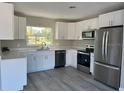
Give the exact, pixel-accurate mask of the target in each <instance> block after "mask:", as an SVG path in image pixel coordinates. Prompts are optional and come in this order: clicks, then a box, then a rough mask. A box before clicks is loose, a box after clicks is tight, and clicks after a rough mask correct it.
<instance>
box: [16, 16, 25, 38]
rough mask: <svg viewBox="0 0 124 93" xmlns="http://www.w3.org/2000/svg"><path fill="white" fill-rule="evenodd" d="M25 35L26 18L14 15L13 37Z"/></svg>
mask: <svg viewBox="0 0 124 93" xmlns="http://www.w3.org/2000/svg"><path fill="white" fill-rule="evenodd" d="M25 37H26V18H25V17H18V16H15V17H14V39H25Z"/></svg>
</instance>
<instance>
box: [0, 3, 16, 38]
mask: <svg viewBox="0 0 124 93" xmlns="http://www.w3.org/2000/svg"><path fill="white" fill-rule="evenodd" d="M0 39H1V40H13V39H14V7H13V5H12V4H8V3H0Z"/></svg>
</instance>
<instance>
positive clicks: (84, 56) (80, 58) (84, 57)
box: [77, 52, 90, 67]
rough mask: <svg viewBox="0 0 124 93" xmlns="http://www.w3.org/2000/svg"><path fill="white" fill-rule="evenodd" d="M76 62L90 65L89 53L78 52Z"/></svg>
mask: <svg viewBox="0 0 124 93" xmlns="http://www.w3.org/2000/svg"><path fill="white" fill-rule="evenodd" d="M77 63H78V64H80V65H83V66H86V67H90V54H89V53H83V52H78V55H77Z"/></svg>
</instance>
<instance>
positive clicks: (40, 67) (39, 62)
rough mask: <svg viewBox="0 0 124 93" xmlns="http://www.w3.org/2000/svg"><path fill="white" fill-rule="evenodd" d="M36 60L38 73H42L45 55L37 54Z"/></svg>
mask: <svg viewBox="0 0 124 93" xmlns="http://www.w3.org/2000/svg"><path fill="white" fill-rule="evenodd" d="M35 58H36V61H35V64H36V67H35V68H36V71H42V70H43V65H44V55H43V54H39V53H37V54H36V55H35Z"/></svg>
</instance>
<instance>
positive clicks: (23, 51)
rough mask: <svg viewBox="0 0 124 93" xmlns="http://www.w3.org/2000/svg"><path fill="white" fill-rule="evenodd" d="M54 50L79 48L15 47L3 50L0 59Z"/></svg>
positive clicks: (22, 56)
mask: <svg viewBox="0 0 124 93" xmlns="http://www.w3.org/2000/svg"><path fill="white" fill-rule="evenodd" d="M55 50H79V49H71V48H70V49H69V48H51V49H49V50H37V49H28V48H27V49H26V48H25V49H15V50H11V51H9V52H3V53H2V54H1V60H5V59H16V58H24V57H27V55H29V54H32V53H33V54H34V53H38V52H43V51H55Z"/></svg>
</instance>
